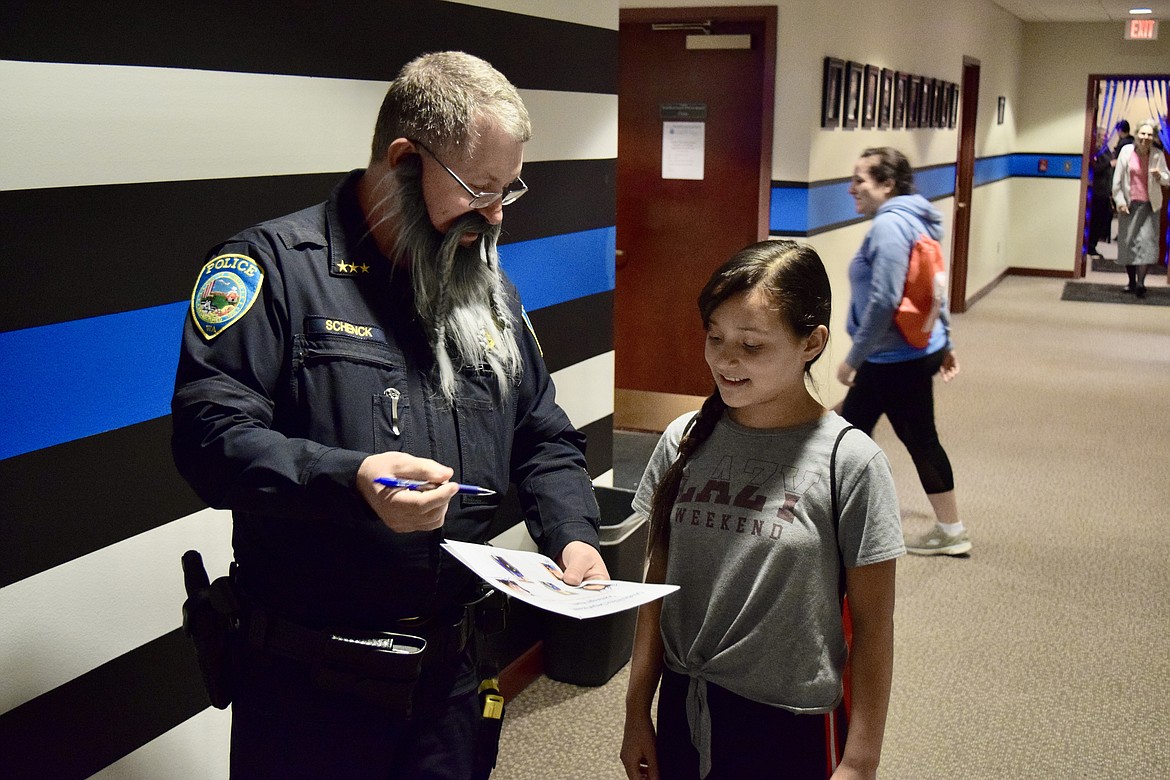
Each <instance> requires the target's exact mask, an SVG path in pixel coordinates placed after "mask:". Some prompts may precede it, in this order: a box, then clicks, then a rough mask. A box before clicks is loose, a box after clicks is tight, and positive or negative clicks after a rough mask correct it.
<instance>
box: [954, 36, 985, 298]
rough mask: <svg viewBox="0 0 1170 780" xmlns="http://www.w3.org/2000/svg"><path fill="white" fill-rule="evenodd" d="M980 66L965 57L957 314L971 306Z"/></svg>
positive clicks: (956, 253)
mask: <svg viewBox="0 0 1170 780" xmlns="http://www.w3.org/2000/svg"><path fill="white" fill-rule="evenodd" d="M981 65H982V64H981V63H980V61H979V60H977V59H976V58H974V57H969V56H967V55H963V81H962V85H961V87H960V100H961V106H960V111H959V148H958V151H957V153H956V155H955V211H954V219H953V223H954V226H955V228H954V230H953V231H952V235H951V285H950V287H951V289H950V308H951V311H952V312H954V313H956V314H962V313H963V312H965V311H967V303H968V301H967V253H968V252H969V251H970V247H971V200H972V198H973V197H974V189H975V187H974V185H975V131H976V128H977V122H978V120H979V73H980V69H981ZM960 214H962V216H961V217H960Z"/></svg>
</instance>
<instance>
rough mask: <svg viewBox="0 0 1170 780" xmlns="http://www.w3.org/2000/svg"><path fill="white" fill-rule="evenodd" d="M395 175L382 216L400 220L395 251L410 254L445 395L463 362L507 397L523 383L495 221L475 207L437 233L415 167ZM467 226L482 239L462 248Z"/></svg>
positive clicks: (453, 393) (451, 393) (453, 388)
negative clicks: (487, 376)
mask: <svg viewBox="0 0 1170 780" xmlns="http://www.w3.org/2000/svg"><path fill="white" fill-rule="evenodd" d="M395 179H396V182H394V184H396V185H397V186H396V187H395V186H394V185H390V182H387V184H388V185H390V186H391V187H393V188H394V189H396V190H397V192H396V193H395V194H396V195H397V197H394V196H393V195H391V196H390V197H388V198H386V199H385V200H384V203H385V204H386V205H387V206H390V208H391V209H393V212H394V214H392V215H391V214H386V215H385V216H383V217H382V218H383V219H386V218H393V219H396V220H397V223H398V237H397V240H396V242H395V246H394V256H395V257H397V258H409V262H410V276H411V281H412V284H413V286H414V298H415V308H416V309H417V311H418V314H419V317H420V318H421V319H422V321H423V322H424V323H425V324H426V327H427V336H428V339H429V341H430V344H431V349H432V351H433V352H434V355H435V363H436V365H437V366H438V369H439V389H440V391H441V393H442V395H443V398H444V399H445V400H446V401H447V403H448V404H454V402H455V400H456V397H457V395H458V385H457V383H456V381H455V376H456V374H457V373H458V372H459V370H460V368H463V367H472V368H474V369H476V370H487V371H490V372H491V374H492V375H493V376H494V377H495V379H496V383H497V386H498V388H499V392H500V398H501V399H504V398H507V397H508V394H509V393H510V392H511V391H512V388H513V387H514V386H515V385H516V384H518V383H519V381H520V375H521V372H522V369H523V361H522V360H521V358H520V349H519V347H518V345H517V343H516V327H515V326H516V322H515V318H514V317H513V316H512V313H511V311H510V310H509V308H508V307H507V305H506V303H505V301H506V294H505V291H504V278H503V274H502V273H501V271H500V257H499V253H498V252H497V251H496V242H497V240H498V238H499V235H500V226H499V225H491V224H489V223H488V222H487V220H485V219H484V218H483V217H482V216H480V215H479V213H478V212H474V211H473V212H469V213H468V214H465V215H464V216H463V217H461V218H459V219H458V220H456V221H455V223H454V224H453V225H451V227H450V228H449V229H448V230H447V233H446V234H445V235H443V234H440V233H439V232H438V231H436V230H435V228H434V226H433V225H432V224H431V221H430V217H429V216H428V214H427V210H426V205H425V203H424V202H423V198H422V190H421V186H420V184H419V177H418V173H417V169H415V170H411V169H410V168H406V169H404V170H402V173H401V174H399V175H398V176H396V177H395ZM383 186H385V185H383ZM375 212H376V209H375ZM469 231H474V232H478V233H479V234H480V236H479V238H478V239H477V240H476V241H475V243H474V244H472V245H471V246H468V247H464V246H460V245H459V239H460V238H462V236H463V234H464V233H467V232H469Z"/></svg>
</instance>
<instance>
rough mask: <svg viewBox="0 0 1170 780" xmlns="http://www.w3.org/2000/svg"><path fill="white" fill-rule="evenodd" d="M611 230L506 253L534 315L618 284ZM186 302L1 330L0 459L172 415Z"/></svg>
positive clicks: (523, 245)
mask: <svg viewBox="0 0 1170 780" xmlns="http://www.w3.org/2000/svg"><path fill="white" fill-rule="evenodd" d="M615 242H616V229H615V228H613V227H606V228H597V229H594V230H585V231H581V232H577V233H569V234H565V235H558V236H551V237H549V238H540V239H533V240H531V241H521V242H519V243H515V244H507V245H504V246H501V247H500V256H501V262H502V263H503V265H504V267H505V268H506V269H507V271H508V274H509V275H510V276H511V277H512V279H513V280H514V281H515V282H516V285H517V287H519V288H520V294H521V295H522V296H523V298H524V305H525V306H526V307H527V308H528V309H529V310H532V311H534V310H536V309H541V308H544V307H546V306H553V305H555V304H558V303H563V302H565V301H569V300H573V299H575V298H582V297H584V296H587V295H593V294H595V293H599V292H606V291H609V290H612V289H613V288H614V264H613V257H614V247H615V245H616V244H615ZM189 306H190V302H189V301H186V300H184V301H179V302H177V303H168V304H164V305H162V306H154V307H151V308H148V309H137V310H135V311H129V312H124V313H121V314H108V315H104V316H101V317H90V318H87V319H82V320H73V321H71V322H63V323H58V324H55V325H44V326H41V327H36V328H26V329H24V330H14V331H8V332H7V333H0V365H2V366H4V371H3V372H0V431H4V435H3V438H2V439H0V460H2V459H4V458H11V457H15V456H17V455H23V454H24V453H26V452H33V451H35V450H39V449H43V448H45V447H52V446H54V445H57V444H63V443H65V442H68V441H73V440H74V439H80V438H83V437H85V436H93V435H95V434H99V433H105V432H106V431H112V430H114V429H116V428H121V427H124V426H127V425H134V424H136V423H141V422H145V421H147V420H153V419H155V418H157V417H162V416H164V415H168V414H170V413H171V406H170V404H171V393H172V391H173V390H174V382H175V369H176V368H177V367H178V362H179V342H180V339H181V336H182V330H183V318H184V317H186V316H187V310H188V307H189Z"/></svg>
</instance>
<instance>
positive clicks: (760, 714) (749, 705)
mask: <svg viewBox="0 0 1170 780" xmlns="http://www.w3.org/2000/svg"><path fill="white" fill-rule="evenodd" d="M689 684H690V678H689V677H687V676H686V675H683V674H678V673H677V672H672V671H671V670H670V669H664V670H663V672H662V685H661V687H660V688H659V691H658V719H657V731H658V740H657V751H658V766H659V770H660V774H661V776H662V780H698V778H699V751H698V750H696V749H695V746H694V745H693V744H692V743H691V732H690V727H689V726H688V725H687V710H686V696H687V686H688V685H689ZM707 705H708V707H709V708H710V711H711V772H710V773H709V774H708V775H707V777H706V779H705V780H752V778H768V779H769V780H825V778H828V777H829V776H830V775H831V774H832V769H831V767H832V766H836V764H837V763H838V762H839V760H840V756H841V753H842V751H843V750H844V745H845V718H844V717H842V716H841V715H840V713H841V711H842V710H843V708H840V707H839V708H838V712H837V713H833V715H834V717H833V718H832V719H830V718H829V716H828V715H796V714H794V713H791V712H789V711H788V710H783V709H780V708H779V707H772V706H769V705H767V704H760V703H759V702H756V701H752V700H751V699H745V698H743V697H742V696H737V695H736V694H734V693H732V692H731V691H729V690H727V689H726V688H721V687H719V686H718V685H714V684H712V683H707ZM827 724H831V725H827ZM829 728H832V729H833V734H832V739H831V740H830V734H829V731H828V729H829ZM830 745H832V749H833V752H834V753H835V755H834V756H833V757H832V758H830V750H831V748H830Z"/></svg>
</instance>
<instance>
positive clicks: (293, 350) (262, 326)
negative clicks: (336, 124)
mask: <svg viewBox="0 0 1170 780" xmlns="http://www.w3.org/2000/svg"><path fill="white" fill-rule="evenodd" d="M361 174H362V171H354V172H352V173H351V174H349V176H347V177H346V178H345V179H344V180H343V181H342V182H341V183H340V184H339V185H338V187H337V188H336V189H335V190H334V192H333V194H332V195H331V197H330V199H329V200H328V201H327V202H326V203H323V204H320V205H318V206H314V207H311V208H308V209H305V210H303V211H300V212H298V213H295V214H291V215H289V216H285V217H281V218H279V219H275V220H272V221H270V222H266V223H263V224H261V225H258V226H256V227H252V228H249V229H247V230H245V231H243V232H242V233H240V234H239V235H237V236H236V237H234V238H233V239H231V240H230V241H228V242H226V243H225V244H222V245H220V246H219V247H217V248H215V249H213V250H212V252H210V253H209V255H208V258H209V259H208V261H207V263H206V264H205V265H204V268H203V271H202V273H201V275H200V278H199V280H198V282H197V283H196V288H195V291H194V293H193V295H192V304H191V306H192V309H191V312H190V315H191V316H189V317H187V319H186V324H185V326H184V333H183V346H182V351H181V354H180V360H179V368H178V374H177V378H176V384H175V393H174V397H173V399H172V419H173V425H174V431H173V438H172V448H173V452H174V457H175V462H176V464H177V466H178V469H179V471H180V473H182V475H183V476H184V477H185V478H186V479H187V480H188V481H189V482H190V484H191V485H192V486H193V488H194V489H195V491H196V492H197V493H198V494H199V496H200V497H201V498H202V499H203V500H204V501H206V502H207V503H208V504H209V505H211V506H214V507H220V508H230V509H231V510H233V517H234V530H233V545H234V548H235V557H236V561H237V563H238V565H239V582H240V585H241V587H242V589H243V590H244V591H245V592H246V593H247V594H248V596H249V597H250V598H252V599H254V600H255V601H256V602H258V603H260V604H262V605H264V606H266V607H267V608H268V609H270V610H272V611H274V612H276V613H278V614H281V615H283V616H284V617H286V618H287V619H290V620H296V621H299V622H302V623H304V624H306V625H309V626H312V627H316V628H326V627H339V626H340V627H352V628H361V629H370V630H378V629H385V627H386V625H387V624H388V623H389V622H391V621H394V620H397V619H402V618H407V617H415V616H420V615H421V616H428V615H434V614H436V613H437V611H438V610H441V609H443V608H444V607H446V606H449V605H450V604H452V603H453V602H454V601H455V600H456V599H457V598H458V597H459V594H460V593H461V592H462V591H465V590H466V588H467V587H468V586H469V584H470V583H471V581H472V579H473V578H472V575H471V574H470V572H468V571H467V570H466V569H465V568H464V567H463V566H462V564H460V563H458V562H457V561H456V560H455V559H454V558H453V557H451V556H450V555H448V554H447V553H445V552H443V551H442V550H441V549H440V547H439V544H440V542H441V541H442V540H443V539H444V538H449V539H457V540H461V541H470V542H483V541H485V540H486V537H487V536H488V531H489V526H490V521H491V518H492V515H493V514H494V512H495V510H496V509H497V507H498V504H499V501H500V498H501V497H502V496H504V495H505V493H506V492H507V489H508V485H509V482H514V483H515V484H516V486H517V495H518V497H519V500H520V505H521V508H522V510H523V513H524V516H525V520H526V522H527V526H528V530H529V532H530V534H531V535H532V537H533V539H534V540H535V541H536V542H537V544H538V545H539V546H540V547H541V549H542V550H543V551H545V552H546V553H548V554H550V555H555V554H557V553H559V552H560V550H561V549H562V548H563V547H564V546H565V545H566V544H567V543H569V542H571V541H574V540H581V541H585V542H588V543H590V544H593V545H594V546H596V545H597V523H598V509H597V503H596V501H595V499H594V497H593V492H592V485H591V482H590V480H589V477H588V474H587V472H586V470H585V458H584V437H583V435H582V434H580V433H579V432H578V431H576V430H575V429H574V428H573V426H572V425H571V424H570V422H569V420H568V417H567V416H566V415H565V413H564V411H563V410H562V409H561V408H560V407H559V406H558V405H557V404H556V402H555V399H554V389H553V385H552V383H551V381H550V378H549V374H548V370H547V368H546V367H545V365H544V360H543V358H542V357H541V355H540V351H539V346H538V344H537V342H536V340H535V337H534V336H533V335H532V333H531V332H530V330H529V329H528V328H526V327H524V326H523V325H522V324H520V323H523V322H526V320H524V319H523V313H522V311H521V308H520V302H519V296H518V294H517V293H516V290H515V287H514V286H513V285H512V284H511V282H508V283H507V293H508V305H509V308H510V310H511V312H512V315H513V317H514V318H515V322H516V323H517V328H516V330H517V341H518V343H519V347H520V350H521V353H522V355H523V375H522V378H521V379H520V381H519V385H518V386H516V387H515V388H514V392H512V393H511V394H509V395H508V397H507V398H501V397H500V393H499V390H498V387H497V383H496V379H495V377H494V376H493V375H491V374H489V373H486V372H484V373H481V372H479V371H477V370H476V369H475V368H464V369H462V371H461V373H460V375H459V376H458V380H457V381H458V392H457V398H456V401H455V403H454V406H453V408H452V407H450V406H449V405H448V404H447V403H446V401H445V400H444V399H443V398H442V396H441V395H440V394H439V391H438V387H437V371H436V370H434V361H433V355H432V352H431V349H430V346H429V344H428V341H427V338H426V334H425V332H424V330H423V328H422V326H421V324H420V323H419V322H418V321H417V319H416V316H415V309H414V306H413V292H412V289H411V285H410V281H409V277H408V271H406V270H403V269H401V268H399V269H397V270H394V269H392V266H391V263H390V262H389V261H388V260H387V259H386V258H385V257H384V256H383V255H382V254H381V253H380V252H379V251H378V250H377V248H376V247H375V245H374V242H373V241H372V240H371V239H369V238H368V236H367V229H366V222H365V219H364V216H363V213H362V210H361V208H360V206H359V204H358V199H357V189H356V184H357V181H358V179H359V177H360V176H361ZM392 271H393V273H392ZM392 450H400V451H403V452H407V453H410V454H412V455H417V456H421V457H428V458H433V459H434V460H436V461H438V462H440V463H443V464H446V465H449V466H451V467H452V468H454V469H455V475H454V479H455V480H456V481H459V482H467V483H470V484H475V485H480V486H483V487H486V488H490V489H492V490H495V491H497V495H495V496H490V497H478V496H470V495H462V494H460V495H457V496H456V497H455V498H453V499H452V501H451V504H450V506H449V508H448V512H447V516H446V520H445V523H444V526H443V527H442V528H441V529H440V530H438V531H433V532H415V533H395V532H393V531H391V530H390V529H389V528H387V527H386V526H385V525H383V523H382V522H381V521H380V520H379V519H378V518H377V516H376V515H375V514H374V512H373V510H371V509H370V508H369V507H368V506H367V504H366V503H365V501H364V500H363V499H362V497H361V496H360V495H359V494H358V493H357V491H356V489H355V487H354V479H355V475H356V473H357V469H358V466H359V465H360V464H361V462H362V460H363V459H364V458H366V457H367V456H368V455H370V454H371V453H376V452H385V451H392Z"/></svg>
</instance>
